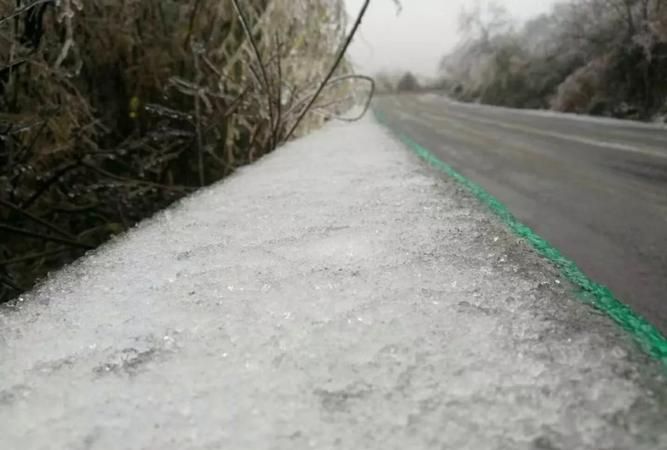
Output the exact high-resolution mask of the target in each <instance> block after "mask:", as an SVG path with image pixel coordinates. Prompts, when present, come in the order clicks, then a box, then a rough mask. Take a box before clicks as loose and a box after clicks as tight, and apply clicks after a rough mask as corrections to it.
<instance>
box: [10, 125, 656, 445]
mask: <svg viewBox="0 0 667 450" xmlns="http://www.w3.org/2000/svg"><path fill="white" fill-rule="evenodd" d="M570 290H571V288H570V286H568V285H567V284H566V283H565V282H562V281H560V280H559V279H558V275H557V273H556V272H555V271H554V270H553V269H552V268H550V267H549V265H548V264H547V263H545V262H544V261H542V260H540V259H539V258H538V257H536V256H535V255H534V254H532V253H531V252H530V251H528V250H527V247H526V246H525V245H524V244H523V243H522V242H520V241H519V240H518V239H516V238H514V237H513V236H511V235H510V234H509V233H508V232H507V231H506V230H505V229H504V228H503V226H502V225H501V224H499V223H497V222H496V220H495V219H494V218H493V217H491V216H490V215H489V214H488V213H487V212H486V211H485V210H484V209H483V208H482V207H481V206H478V205H477V204H476V203H475V202H474V201H473V200H472V199H471V198H469V197H468V195H467V194H466V193H464V192H462V191H461V190H460V188H458V187H457V186H456V185H455V184H453V183H452V182H451V181H449V180H446V179H443V177H442V176H440V175H439V174H437V173H434V172H431V171H430V170H429V169H427V168H426V167H425V166H424V165H423V164H422V163H421V162H420V161H419V160H417V159H416V157H414V156H413V155H411V154H410V153H409V152H408V151H407V150H406V149H405V148H403V147H402V146H401V144H399V143H398V142H397V141H395V140H394V139H393V138H392V137H391V136H390V135H389V134H387V133H386V132H385V131H384V129H382V128H381V127H380V126H379V125H377V124H376V123H375V122H374V121H373V120H372V119H371V118H367V119H365V120H364V121H362V122H360V123H355V124H349V125H331V126H329V127H327V128H326V129H324V130H322V131H320V132H318V133H315V134H314V135H311V136H310V137H308V138H306V139H302V140H299V141H297V142H295V143H292V144H290V145H288V146H286V147H284V148H282V149H281V150H279V151H278V152H276V153H274V154H272V155H271V156H269V157H267V158H265V159H263V160H262V161H260V162H259V163H257V164H255V165H254V166H252V167H249V168H246V169H244V170H241V171H240V172H239V173H238V174H236V175H235V176H233V177H231V178H230V179H228V180H227V181H225V182H223V183H220V184H218V185H216V186H214V187H212V188H210V189H207V190H204V191H202V192H201V193H199V194H197V195H194V196H192V197H191V198H189V199H187V200H185V201H183V202H182V203H181V204H179V205H177V206H176V207H174V208H172V209H170V210H168V211H166V212H164V213H162V214H159V215H158V216H157V217H155V218H154V219H152V220H148V221H146V222H145V223H143V224H142V225H141V226H139V227H138V228H137V229H135V230H133V231H132V232H130V233H128V234H127V235H126V236H124V237H122V238H119V239H117V240H116V241H115V242H112V243H110V244H108V245H106V246H104V247H103V248H102V249H100V250H98V251H96V252H94V253H93V254H91V255H90V256H88V257H86V258H84V259H83V260H81V261H80V262H79V263H76V264H74V265H72V266H71V267H69V268H68V269H66V270H64V271H62V272H61V273H58V274H55V275H54V276H53V277H52V278H51V279H50V280H48V281H47V282H46V283H45V284H44V285H43V286H42V287H40V288H39V289H37V290H36V291H35V292H33V293H31V294H30V295H27V296H26V297H25V298H24V299H23V301H21V302H18V303H17V304H16V305H15V306H14V307H9V308H4V309H2V310H0V449H7V450H15V449H16V450H18V449H29V450H40V449H114V450H120V449H161V450H162V449H179V450H180V449H234V450H240V449H248V450H259V449H301V448H315V449H334V448H336V449H401V450H404V449H427V448H428V449H457V450H459V449H564V450H570V449H633V450H635V449H660V448H667V381H666V380H665V376H664V372H663V369H662V368H661V367H660V366H659V365H658V364H657V363H655V362H653V361H651V360H650V359H649V358H648V357H646V356H645V355H644V354H643V353H642V352H641V351H639V350H638V348H637V347H636V346H635V345H634V344H633V342H632V341H631V339H630V338H629V337H628V336H627V335H626V334H625V333H624V332H622V331H620V330H618V329H617V328H616V326H615V325H613V324H611V323H610V322H609V321H608V320H607V319H606V318H605V317H603V316H601V315H600V314H598V313H596V312H594V311H593V310H591V309H590V308H589V307H587V306H585V305H583V304H581V303H580V302H579V301H577V300H576V299H575V297H574V296H573V295H572V294H571V293H570Z"/></svg>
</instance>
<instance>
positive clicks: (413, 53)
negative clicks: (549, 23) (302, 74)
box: [345, 0, 558, 75]
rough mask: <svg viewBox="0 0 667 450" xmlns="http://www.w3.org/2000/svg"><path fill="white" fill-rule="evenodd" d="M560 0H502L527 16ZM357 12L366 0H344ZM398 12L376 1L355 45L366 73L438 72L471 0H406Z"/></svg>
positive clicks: (522, 17)
mask: <svg viewBox="0 0 667 450" xmlns="http://www.w3.org/2000/svg"><path fill="white" fill-rule="evenodd" d="M557 1H558V0H499V1H498V3H500V4H502V5H504V6H505V7H506V8H507V9H508V10H509V11H510V13H511V14H512V16H514V17H516V18H518V19H520V20H525V19H527V18H530V17H532V16H535V15H537V14H540V13H542V12H546V11H548V10H549V9H550V8H551V5H553V4H554V3H556V2H557ZM345 2H346V4H347V8H348V12H349V14H350V16H354V17H356V14H357V12H358V11H359V9H360V8H361V5H362V4H363V0H345ZM401 3H402V4H403V11H402V12H401V14H400V15H398V16H397V15H396V6H395V5H394V3H393V1H392V0H371V6H370V8H369V11H368V13H367V15H366V18H365V19H364V22H363V25H362V28H361V33H360V34H359V35H358V36H357V38H356V40H355V41H354V43H353V45H352V48H351V56H352V59H353V61H354V63H355V65H356V66H357V67H358V68H359V69H360V70H361V71H363V72H367V73H369V74H374V73H376V72H378V71H380V70H389V71H392V70H407V69H410V70H413V71H414V72H416V73H419V74H422V75H433V74H435V72H436V68H437V65H438V62H439V61H440V58H441V57H442V56H443V55H444V54H445V53H446V52H447V51H448V50H450V49H451V48H452V47H453V46H454V45H455V44H456V42H457V39H458V36H457V33H458V29H457V28H458V16H459V12H460V11H461V8H462V6H463V5H468V7H469V6H470V5H472V4H473V1H472V0H401Z"/></svg>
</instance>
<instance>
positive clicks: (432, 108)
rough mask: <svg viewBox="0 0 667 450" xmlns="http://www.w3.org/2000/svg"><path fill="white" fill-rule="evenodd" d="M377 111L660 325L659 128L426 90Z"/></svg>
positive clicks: (666, 162) (665, 204) (665, 320)
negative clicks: (477, 101)
mask: <svg viewBox="0 0 667 450" xmlns="http://www.w3.org/2000/svg"><path fill="white" fill-rule="evenodd" d="M376 108H377V109H378V110H379V111H380V112H382V113H383V114H384V116H385V117H386V120H387V121H388V122H389V125H390V126H391V127H392V128H393V129H394V130H396V131H399V132H401V133H404V134H406V135H408V136H410V137H411V138H412V139H413V140H415V141H416V142H417V143H419V144H421V145H422V146H424V147H426V148H428V149H429V150H431V151H432V152H433V153H435V154H436V155H437V156H439V157H440V158H441V159H442V160H443V161H444V162H446V163H448V164H450V165H451V166H453V167H454V168H455V169H456V170H458V171H460V172H462V173H463V174H464V175H465V176H467V177H468V178H471V179H472V180H473V181H475V182H477V183H478V184H480V185H482V186H483V187H484V188H485V189H486V190H487V191H489V192H490V193H491V194H493V195H494V196H496V197H497V198H498V199H500V200H501V201H502V202H503V203H504V204H505V205H506V206H507V207H508V208H509V209H510V210H511V211H512V212H513V213H514V215H515V216H517V217H518V219H519V220H521V221H522V222H524V223H526V224H527V225H529V226H530V227H532V228H533V229H534V230H535V231H536V232H537V233H538V234H540V235H541V236H543V237H545V238H546V239H547V240H549V241H550V242H551V243H552V244H553V245H554V246H555V247H557V248H558V249H560V250H561V251H562V252H563V253H564V254H565V255H566V256H568V257H569V258H571V259H573V260H574V261H575V262H576V263H577V264H578V265H579V266H580V267H581V268H582V270H583V271H584V272H585V273H586V274H587V275H589V276H590V277H591V278H593V279H594V280H595V281H597V282H600V283H602V284H605V285H607V286H608V287H609V288H611V289H612V291H614V293H615V294H616V296H617V297H619V298H620V299H621V300H623V301H624V302H625V303H626V304H629V305H630V306H631V307H632V308H633V309H634V310H635V311H636V312H638V313H640V314H641V315H643V316H644V317H645V318H647V319H648V320H649V321H651V322H652V323H653V324H654V325H655V326H656V327H658V329H660V330H661V331H662V332H663V333H665V332H667V128H665V127H660V126H653V125H648V124H639V123H633V122H627V121H617V120H600V119H598V120H596V119H592V118H581V117H577V116H572V115H564V114H554V113H546V112H534V111H532V112H531V111H519V110H512V109H507V108H494V107H488V106H482V105H470V104H462V103H457V102H453V101H450V100H448V99H446V98H445V97H441V96H437V95H433V94H429V95H420V96H413V95H406V96H395V97H385V98H381V99H379V100H378V101H377V103H376Z"/></svg>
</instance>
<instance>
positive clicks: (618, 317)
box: [375, 110, 667, 369]
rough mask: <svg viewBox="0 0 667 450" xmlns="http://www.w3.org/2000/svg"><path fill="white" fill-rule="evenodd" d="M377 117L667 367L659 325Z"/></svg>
mask: <svg viewBox="0 0 667 450" xmlns="http://www.w3.org/2000/svg"><path fill="white" fill-rule="evenodd" d="M375 116H376V117H377V119H378V121H379V122H380V123H381V124H383V125H384V126H385V127H387V129H389V130H390V131H391V132H393V133H394V134H395V135H396V136H397V137H398V138H399V139H400V140H401V141H402V142H403V143H404V144H405V145H407V146H408V148H410V149H411V150H412V151H413V152H414V153H415V154H417V155H418V156H419V157H421V158H422V159H423V160H425V161H426V162H427V163H428V164H429V165H431V166H432V167H434V168H435V169H437V170H439V171H441V172H443V173H445V174H446V175H448V176H449V177H451V178H453V179H454V180H455V181H456V182H458V183H459V184H460V185H461V186H463V187H464V188H465V189H467V190H468V191H469V192H470V193H471V194H472V195H474V196H475V197H476V198H477V199H478V200H479V201H480V202H482V203H483V204H484V205H486V206H487V207H488V208H489V209H490V210H491V211H492V212H493V213H494V214H495V215H496V216H497V217H498V218H500V220H502V221H503V222H504V223H505V224H506V225H507V226H508V227H509V228H510V230H511V231H512V232H513V233H514V234H515V235H517V236H519V237H521V238H523V239H524V240H525V241H526V242H527V243H528V244H530V245H531V246H532V247H533V248H534V249H535V250H536V251H537V253H538V254H540V255H541V256H543V257H544V258H546V259H547V260H549V261H550V262H551V263H552V264H554V266H555V267H556V268H558V270H559V271H560V273H561V275H562V276H563V277H564V278H565V279H567V280H569V281H570V282H571V283H572V284H573V285H574V286H577V287H578V288H579V290H580V291H579V294H580V298H581V299H582V301H584V302H586V303H589V304H591V305H592V306H594V307H595V308H596V309H598V310H600V311H602V312H603V313H604V314H606V315H607V316H608V317H609V318H611V319H612V320H613V321H614V322H616V323H617V324H618V325H619V326H621V327H622V328H623V329H624V330H626V331H627V332H628V333H630V334H631V335H632V336H633V337H634V339H635V341H636V342H637V343H638V344H639V345H640V346H641V347H642V348H643V349H644V351H646V352H647V353H648V354H649V355H651V356H652V357H654V358H656V359H657V360H658V361H660V362H661V363H662V364H663V366H664V368H665V369H667V338H665V336H663V335H662V333H660V331H658V329H657V328H655V327H654V326H653V325H651V323H650V322H648V321H647V320H646V319H644V318H643V317H642V316H640V315H639V314H637V313H635V312H634V311H633V310H632V309H631V308H630V307H629V306H627V305H626V304H624V303H623V302H621V301H620V300H619V299H617V298H616V296H614V294H613V293H612V292H611V291H610V290H609V288H607V287H606V286H603V285H601V284H598V283H596V282H595V281H593V280H591V279H590V278H588V276H587V275H586V274H585V273H584V272H583V271H582V270H581V269H580V268H579V267H578V266H577V265H576V263H575V262H574V261H572V260H570V259H568V258H566V257H565V256H564V255H563V254H561V252H560V251H559V250H558V249H556V248H555V247H553V246H552V245H551V244H550V243H549V242H548V241H547V240H546V239H544V238H543V237H541V236H540V235H538V234H537V233H536V232H535V231H533V230H532V229H531V228H530V227H528V226H527V225H525V224H523V223H521V222H520V221H519V220H518V219H517V218H516V217H514V215H513V214H512V213H511V212H510V210H509V209H508V208H507V207H506V206H505V205H504V204H503V203H502V202H501V201H500V200H498V199H497V198H495V197H494V196H493V195H491V194H490V193H489V192H488V191H486V190H485V189H484V188H483V187H481V186H480V185H478V184H477V183H475V182H474V181H472V180H470V179H469V178H466V177H465V176H464V175H462V174H461V173H459V172H458V171H456V170H455V169H454V168H452V167H451V166H450V165H448V164H447V163H445V162H443V161H442V160H440V159H439V158H438V157H437V156H436V155H435V154H433V153H432V152H431V151H429V150H428V149H426V148H425V147H422V146H421V145H419V144H418V143H417V142H416V141H414V140H413V139H412V138H411V137H410V136H408V135H406V134H403V133H400V132H398V131H396V130H393V129H392V128H391V127H390V126H389V125H388V123H387V121H386V119H385V117H384V115H383V114H382V113H380V112H379V111H377V110H376V111H375Z"/></svg>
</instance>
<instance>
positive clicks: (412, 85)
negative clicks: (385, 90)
mask: <svg viewBox="0 0 667 450" xmlns="http://www.w3.org/2000/svg"><path fill="white" fill-rule="evenodd" d="M396 89H397V90H398V91H399V92H414V91H417V90H419V81H417V78H416V77H415V76H414V75H413V74H412V73H411V72H407V73H406V74H405V75H403V77H402V78H401V80H400V81H399V82H398V85H397V86H396Z"/></svg>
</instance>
